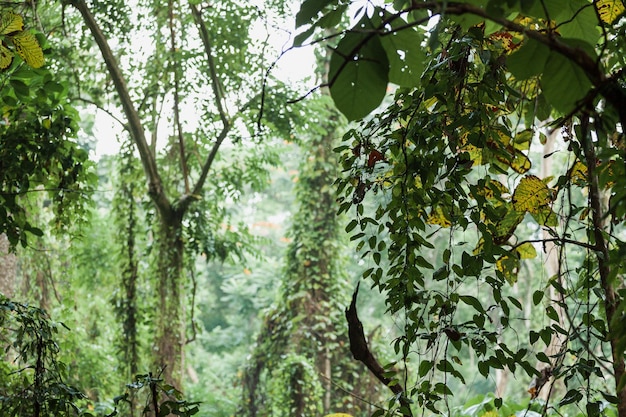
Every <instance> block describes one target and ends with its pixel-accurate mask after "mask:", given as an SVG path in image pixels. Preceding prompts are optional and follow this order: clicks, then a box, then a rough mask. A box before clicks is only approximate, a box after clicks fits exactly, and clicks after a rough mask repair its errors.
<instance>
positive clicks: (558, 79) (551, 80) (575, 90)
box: [541, 52, 591, 113]
mask: <svg viewBox="0 0 626 417" xmlns="http://www.w3.org/2000/svg"><path fill="white" fill-rule="evenodd" d="M541 88H542V90H543V94H544V95H545V97H546V100H547V101H548V103H549V104H551V105H552V107H554V108H555V109H556V110H558V111H560V112H561V113H568V112H570V111H572V110H573V109H574V107H575V106H576V103H577V102H578V101H579V100H581V99H582V98H583V97H585V95H587V92H588V91H589V89H590V88H591V82H590V81H589V78H587V76H586V75H585V73H584V72H583V70H582V69H581V68H580V67H579V66H578V65H577V64H576V63H574V62H573V61H571V60H570V59H568V58H566V57H565V56H563V55H561V54H560V53H558V52H552V53H550V56H549V57H548V61H547V63H546V66H545V69H544V72H543V75H542V76H541Z"/></svg>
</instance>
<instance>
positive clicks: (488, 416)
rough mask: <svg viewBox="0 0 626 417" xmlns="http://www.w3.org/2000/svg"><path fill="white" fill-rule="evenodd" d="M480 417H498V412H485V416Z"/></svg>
mask: <svg viewBox="0 0 626 417" xmlns="http://www.w3.org/2000/svg"><path fill="white" fill-rule="evenodd" d="M480 417H498V412H497V411H494V410H491V411H487V412H486V413H485V414H482V415H481V416H480Z"/></svg>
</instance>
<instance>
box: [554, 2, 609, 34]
mask: <svg viewBox="0 0 626 417" xmlns="http://www.w3.org/2000/svg"><path fill="white" fill-rule="evenodd" d="M566 10H567V13H565V14H564V15H563V16H562V19H563V20H564V21H563V23H560V22H557V23H558V32H559V34H560V35H561V36H563V37H564V38H570V39H580V40H582V41H585V42H588V43H589V44H590V45H595V44H596V42H597V41H598V39H599V38H600V29H599V27H598V17H597V16H596V11H595V10H594V8H593V6H592V5H591V4H590V3H589V2H588V1H587V0H571V1H569V2H568V3H567V9H566Z"/></svg>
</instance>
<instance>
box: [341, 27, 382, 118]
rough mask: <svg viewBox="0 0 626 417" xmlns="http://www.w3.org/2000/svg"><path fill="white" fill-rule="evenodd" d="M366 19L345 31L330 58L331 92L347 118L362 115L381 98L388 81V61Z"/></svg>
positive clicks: (371, 109) (376, 104) (360, 116)
mask: <svg viewBox="0 0 626 417" xmlns="http://www.w3.org/2000/svg"><path fill="white" fill-rule="evenodd" d="M366 29H371V24H370V23H369V20H368V19H367V18H363V19H362V20H361V21H360V22H359V23H357V25H356V26H355V30H353V31H350V32H348V33H346V35H345V36H344V37H343V38H342V39H341V41H339V44H338V45H337V48H336V49H335V52H334V53H333V55H332V57H331V59H330V68H329V80H330V83H331V85H330V94H331V96H332V98H333V100H334V102H335V105H336V106H337V108H338V109H339V111H341V112H342V113H343V114H344V115H345V116H346V117H347V118H348V120H357V119H360V118H363V117H364V116H366V115H367V114H369V113H370V112H371V111H373V110H374V109H375V108H376V107H377V106H378V105H379V104H380V103H381V101H382V99H383V97H384V96H385V92H386V90H387V84H388V82H389V76H388V73H389V61H388V60H387V55H386V54H385V50H384V49H383V46H382V45H381V42H380V38H379V37H378V35H377V34H375V33H373V32H372V31H367V30H366Z"/></svg>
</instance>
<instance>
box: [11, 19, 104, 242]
mask: <svg viewBox="0 0 626 417" xmlns="http://www.w3.org/2000/svg"><path fill="white" fill-rule="evenodd" d="M17 11H18V10H17V8H15V9H9V8H3V9H1V10H0V37H1V38H2V41H3V44H2V47H1V48H0V55H1V59H0V71H1V73H0V99H1V101H2V106H3V107H2V113H3V120H4V122H3V123H2V125H1V126H0V161H1V162H0V233H4V234H6V237H7V238H8V241H9V243H10V245H11V246H15V245H18V244H21V245H22V246H26V245H27V242H28V235H29V234H30V235H34V236H41V235H42V234H43V231H42V229H41V228H42V227H43V225H42V224H36V225H35V224H33V221H34V219H35V216H32V213H29V211H30V212H32V211H33V210H36V209H35V207H36V205H35V204H34V203H33V202H34V201H36V199H35V198H34V197H32V198H30V199H29V197H30V196H32V195H34V194H39V195H42V194H43V195H45V196H46V197H47V198H48V199H49V203H50V205H51V208H52V209H53V212H54V215H55V216H56V220H55V223H56V225H57V226H58V228H59V229H62V228H66V229H67V226H68V225H69V224H71V223H72V222H71V221H70V220H69V219H70V218H71V217H72V218H73V220H74V221H75V222H77V223H78V222H79V220H80V219H81V214H82V213H83V207H84V206H85V205H86V203H87V201H88V198H89V191H90V185H89V184H90V183H92V182H93V177H91V176H90V175H91V174H90V171H89V166H90V164H89V162H88V160H87V158H88V154H87V152H86V151H85V150H84V149H81V148H80V147H79V146H78V144H77V142H76V136H77V131H78V125H77V123H78V119H79V117H78V114H77V112H76V110H75V108H74V107H72V106H71V105H70V103H69V102H68V98H67V86H66V85H64V84H63V83H62V82H59V81H58V80H56V79H55V77H54V74H53V73H52V72H51V71H50V70H49V69H48V68H45V67H42V66H43V64H44V51H43V49H42V47H41V46H40V43H41V44H43V45H44V47H46V44H45V43H44V41H45V39H44V38H43V37H42V35H41V34H40V33H35V32H34V31H32V30H31V29H29V28H26V27H25V26H24V17H23V15H22V14H18V13H17ZM8 45H11V47H9V46H8Z"/></svg>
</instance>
